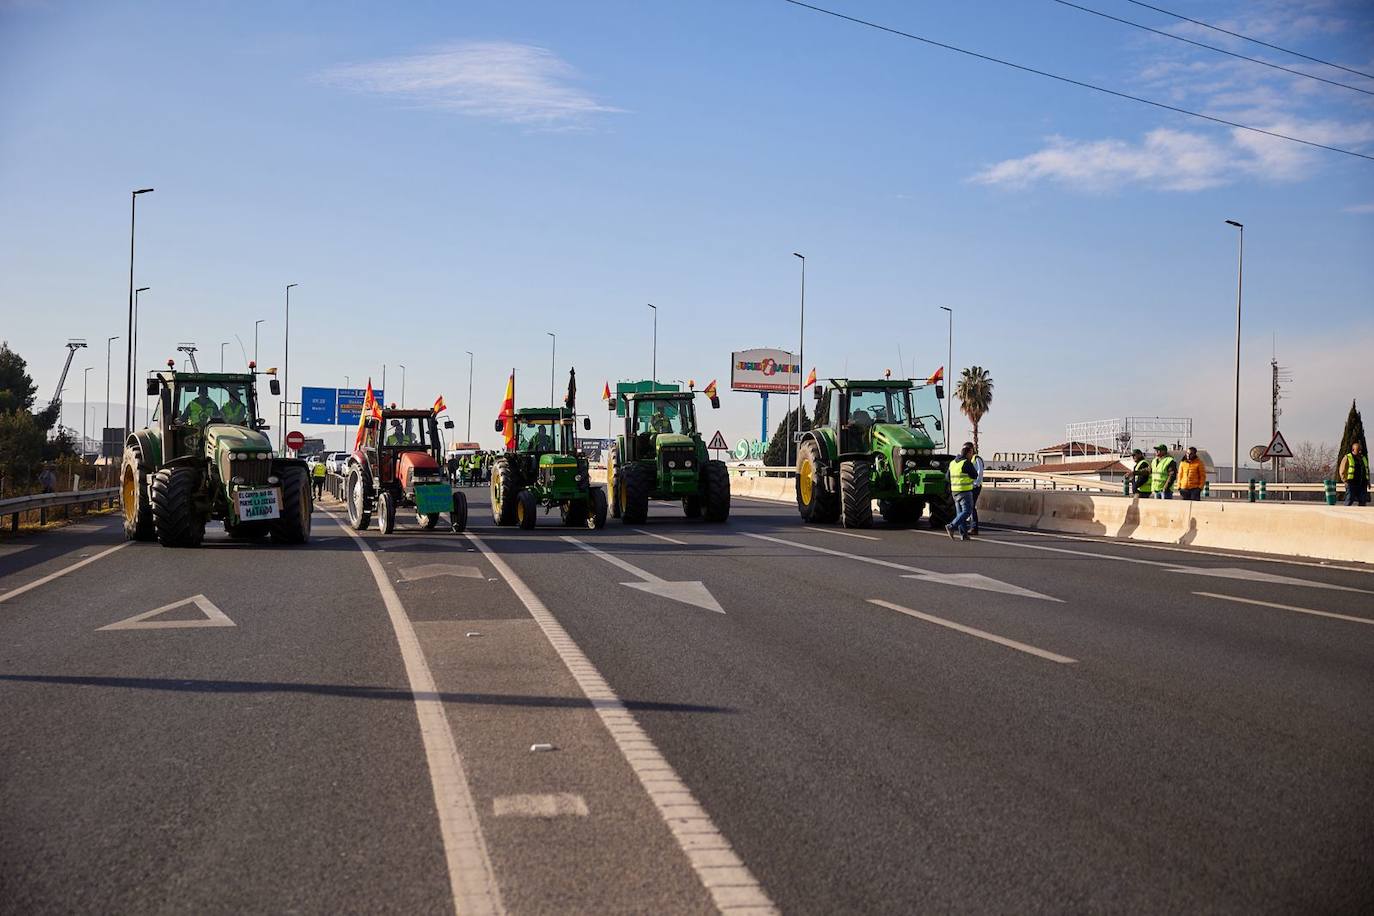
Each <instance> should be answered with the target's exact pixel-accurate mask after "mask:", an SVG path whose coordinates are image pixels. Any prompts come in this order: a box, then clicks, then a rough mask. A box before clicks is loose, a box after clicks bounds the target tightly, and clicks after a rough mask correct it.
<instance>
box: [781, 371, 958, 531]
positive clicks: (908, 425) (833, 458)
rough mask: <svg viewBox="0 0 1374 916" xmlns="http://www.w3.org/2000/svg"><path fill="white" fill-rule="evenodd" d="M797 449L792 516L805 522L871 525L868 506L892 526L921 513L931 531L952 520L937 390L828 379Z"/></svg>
mask: <svg viewBox="0 0 1374 916" xmlns="http://www.w3.org/2000/svg"><path fill="white" fill-rule="evenodd" d="M828 382H829V385H828V387H822V386H819V385H818V386H816V419H815V423H814V424H813V427H812V429H810V430H808V431H807V432H805V433H803V434H802V435H801V438H800V441H799V443H798V446H797V511H798V512H800V513H801V517H802V520H803V521H806V522H818V523H820V522H823V523H831V522H839V523H840V524H841V525H843V526H844V527H846V528H868V527H870V526H871V525H872V524H873V500H875V499H876V500H878V508H879V509H880V510H881V512H882V515H883V518H884V519H886V520H887V521H888V522H890V523H892V524H894V525H914V524H915V523H916V521H917V520H918V519H919V518H920V517H921V514H922V513H923V512H924V511H925V510H926V508H927V507H929V509H930V525H931V527H932V528H938V527H942V526H944V525H946V524H948V523H949V522H950V521H951V520H953V518H954V501H953V498H952V497H951V495H950V490H949V479H948V478H947V477H946V476H945V469H946V468H947V467H948V466H949V462H950V460H951V459H952V457H953V456H951V455H948V454H945V452H944V445H945V434H944V428H943V426H944V424H943V423H942V422H941V419H940V398H941V397H942V396H943V386H940V385H918V384H916V383H915V382H912V381H909V380H906V379H879V380H874V381H854V380H851V379H829V380H828Z"/></svg>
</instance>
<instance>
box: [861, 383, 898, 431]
mask: <svg viewBox="0 0 1374 916" xmlns="http://www.w3.org/2000/svg"><path fill="white" fill-rule="evenodd" d="M908 415H909V412H908V409H907V400H906V389H904V388H875V389H871V390H864V389H862V388H851V389H850V391H849V422H850V423H851V424H853V425H855V426H872V425H873V424H875V423H902V424H905V423H906V422H907V416H908Z"/></svg>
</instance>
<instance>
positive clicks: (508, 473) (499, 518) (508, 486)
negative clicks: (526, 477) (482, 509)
mask: <svg viewBox="0 0 1374 916" xmlns="http://www.w3.org/2000/svg"><path fill="white" fill-rule="evenodd" d="M520 489H521V483H520V472H519V471H517V470H516V468H515V465H514V464H512V463H511V461H510V459H509V458H497V459H496V465H495V466H494V467H493V468H492V469H491V520H492V521H493V522H495V523H496V524H498V525H514V524H515V523H516V511H517V509H518V508H519V502H520V500H519V493H520Z"/></svg>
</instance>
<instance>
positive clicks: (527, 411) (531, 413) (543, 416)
mask: <svg viewBox="0 0 1374 916" xmlns="http://www.w3.org/2000/svg"><path fill="white" fill-rule="evenodd" d="M515 418H516V419H517V420H565V419H566V420H571V419H572V418H573V412H572V411H571V410H568V409H567V408H566V407H521V408H520V409H519V410H517V411H516V412H515Z"/></svg>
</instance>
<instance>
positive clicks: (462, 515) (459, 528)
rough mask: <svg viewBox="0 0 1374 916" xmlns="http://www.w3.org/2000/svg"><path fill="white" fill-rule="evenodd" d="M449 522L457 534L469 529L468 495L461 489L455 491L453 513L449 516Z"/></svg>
mask: <svg viewBox="0 0 1374 916" xmlns="http://www.w3.org/2000/svg"><path fill="white" fill-rule="evenodd" d="M449 522H450V524H451V526H452V528H453V532H454V533H455V534H458V533H461V532H463V531H466V530H467V527H468V497H467V494H465V493H463V492H462V491H460V490H455V491H454V493H453V514H452V515H450V516H449Z"/></svg>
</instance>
